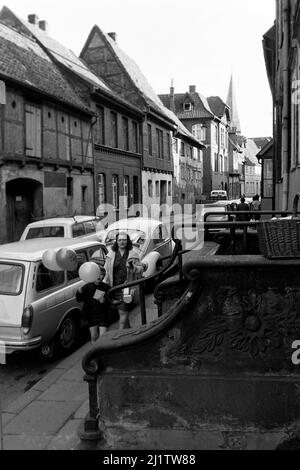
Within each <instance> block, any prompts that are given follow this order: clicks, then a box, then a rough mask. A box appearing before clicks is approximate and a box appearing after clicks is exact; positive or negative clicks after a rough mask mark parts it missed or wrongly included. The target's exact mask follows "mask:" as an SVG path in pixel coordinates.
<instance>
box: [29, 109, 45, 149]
mask: <svg viewBox="0 0 300 470" xmlns="http://www.w3.org/2000/svg"><path fill="white" fill-rule="evenodd" d="M41 125H42V122H41V110H40V108H38V107H36V106H32V105H29V104H25V131H26V137H25V154H26V156H27V157H36V158H41V156H42V150H41V149H42V128H41Z"/></svg>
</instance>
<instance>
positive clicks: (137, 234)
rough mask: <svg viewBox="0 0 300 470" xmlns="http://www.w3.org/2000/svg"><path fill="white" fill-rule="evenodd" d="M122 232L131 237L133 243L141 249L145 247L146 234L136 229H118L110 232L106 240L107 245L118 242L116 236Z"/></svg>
mask: <svg viewBox="0 0 300 470" xmlns="http://www.w3.org/2000/svg"><path fill="white" fill-rule="evenodd" d="M120 232H125V233H127V235H129V237H130V239H131V241H132V243H134V244H137V245H138V246H139V247H140V248H141V247H142V246H143V245H144V243H145V241H146V234H145V232H142V231H141V230H134V229H128V228H127V229H116V230H111V231H110V232H108V234H107V235H106V238H105V243H106V244H107V245H108V244H110V243H114V242H115V241H116V236H117V235H118V233H120Z"/></svg>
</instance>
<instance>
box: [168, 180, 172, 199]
mask: <svg viewBox="0 0 300 470" xmlns="http://www.w3.org/2000/svg"><path fill="white" fill-rule="evenodd" d="M168 196H172V183H171V181H169V182H168Z"/></svg>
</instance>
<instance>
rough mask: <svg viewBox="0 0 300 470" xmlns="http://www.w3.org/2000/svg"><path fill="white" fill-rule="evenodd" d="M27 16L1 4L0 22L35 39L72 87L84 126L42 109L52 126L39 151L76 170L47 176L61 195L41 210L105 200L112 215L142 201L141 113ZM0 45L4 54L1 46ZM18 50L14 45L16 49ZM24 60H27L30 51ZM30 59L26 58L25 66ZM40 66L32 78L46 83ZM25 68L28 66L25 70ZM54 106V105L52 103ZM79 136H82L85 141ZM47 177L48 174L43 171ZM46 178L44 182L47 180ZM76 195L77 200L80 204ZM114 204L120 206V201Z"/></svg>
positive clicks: (93, 206) (97, 208) (94, 205)
mask: <svg viewBox="0 0 300 470" xmlns="http://www.w3.org/2000/svg"><path fill="white" fill-rule="evenodd" d="M28 20H29V21H28V22H26V21H24V20H22V19H20V18H18V17H17V16H16V15H15V14H14V13H12V12H11V11H10V10H9V9H8V8H6V7H4V8H3V9H2V11H1V13H0V21H1V22H2V24H3V27H4V25H6V27H8V26H9V27H13V28H14V30H16V31H19V35H21V36H22V37H26V38H27V41H30V40H31V42H32V43H34V44H36V47H37V48H39V49H38V50H39V54H40V56H41V54H43V57H44V60H47V61H48V62H49V63H50V64H52V65H51V66H52V68H55V70H56V73H57V74H60V77H61V80H64V84H65V87H67V88H68V90H71V91H70V93H71V92H72V96H73V97H74V99H77V101H78V103H79V104H80V105H81V107H82V108H83V109H84V110H88V114H87V116H86V121H87V123H86V126H85V127H84V126H83V125H82V124H81V123H80V122H79V121H78V118H77V121H76V119H73V121H72V118H71V116H70V117H68V118H65V117H64V118H61V122H59V119H60V116H59V118H56V117H55V116H54V113H53V112H51V111H49V112H48V111H45V113H46V112H47V113H48V114H49V115H50V114H51V118H52V121H51V126H52V128H51V130H50V131H48V130H47V132H48V133H47V135H46V136H44V135H43V138H42V142H43V151H44V154H45V155H47V156H48V154H49V155H50V154H51V155H52V157H51V158H52V159H53V160H55V161H56V160H59V162H58V163H57V162H56V163H57V166H58V167H59V168H60V169H61V168H62V165H61V160H62V158H64V159H66V160H67V162H68V164H67V168H68V169H69V168H71V170H72V171H73V172H74V171H77V172H78V175H77V177H76V178H75V179H74V178H73V180H72V177H73V173H72V176H70V175H68V176H67V179H65V180H64V181H62V180H59V179H58V178H55V177H54V175H53V176H52V180H53V181H52V180H51V181H52V182H51V184H52V186H51V187H52V191H53V188H56V186H55V185H57V184H60V185H63V187H62V188H60V190H58V191H56V189H55V195H56V196H57V195H58V194H59V193H61V194H62V197H64V199H63V202H62V203H60V202H59V203H58V202H57V201H56V202H55V198H54V199H53V200H52V201H53V205H54V209H53V210H52V209H51V207H52V206H51V204H48V203H47V204H46V205H44V206H45V207H44V210H43V211H42V215H43V216H46V217H47V216H51V215H65V214H70V213H71V214H73V213H74V212H75V211H76V212H77V213H85V214H86V213H95V212H96V213H98V214H101V213H102V212H104V211H106V208H105V204H110V205H112V206H113V207H114V208H115V212H116V217H117V218H118V216H119V212H120V210H125V211H126V209H127V208H128V207H129V206H131V205H132V204H133V203H136V204H139V203H141V202H142V185H141V170H142V121H143V113H142V112H141V111H140V110H139V109H138V108H137V107H135V106H134V105H132V104H131V103H129V102H127V101H126V100H124V99H123V98H122V97H120V96H118V95H117V94H116V93H115V92H114V91H112V90H111V89H110V88H109V87H108V85H107V84H105V83H104V81H103V80H101V79H100V78H99V77H97V76H96V75H95V74H93V73H92V72H91V71H90V70H89V69H88V67H87V66H86V65H85V64H84V63H83V61H82V60H81V59H79V58H77V57H76V56H75V54H73V53H72V52H71V51H70V50H69V49H67V48H66V47H64V46H63V45H62V44H60V43H58V42H57V41H56V40H55V39H53V38H51V37H50V36H49V35H48V34H47V31H46V30H45V29H41V27H40V23H42V24H43V26H44V22H40V23H39V22H38V19H37V17H36V15H29V18H28ZM25 49H26V48H25ZM28 49H29V50H30V47H27V50H28ZM3 51H4V52H3V54H5V48H3ZM18 53H19V52H18V50H17V51H16V54H18ZM26 53H27V55H28V51H25V52H24V54H26ZM38 58H39V57H38ZM24 60H25V59H24ZM30 60H31V61H32V60H33V59H32V57H31V58H30ZM39 62H41V59H40V60H39ZM25 63H26V62H25ZM37 63H38V62H37ZM30 65H31V62H30V64H29V66H28V71H29V70H30ZM43 67H44V65H43V64H42V65H39V70H41V73H40V75H39V77H38V79H39V82H41V81H43V80H44V81H45V88H46V89H47V83H46V82H47V71H46V70H45V68H43ZM20 68H21V67H20ZM37 68H38V67H37ZM28 73H29V72H28ZM30 73H32V72H31V71H30ZM4 76H5V70H4ZM50 77H51V76H50ZM5 78H6V77H5ZM25 79H27V81H29V79H30V77H25ZM50 79H51V78H49V80H50ZM53 88H55V89H56V88H58V87H57V84H56V82H55V81H53V80H52V88H51V87H48V89H49V90H50V92H51V93H53V90H52V89H53ZM56 93H58V101H59V100H64V99H65V93H64V90H63V89H59V88H58V90H57V91H56ZM66 96H67V95H66ZM55 106H58V103H56V105H55ZM48 114H47V115H48ZM75 117H76V115H75ZM32 119H33V118H32ZM62 119H63V120H62ZM42 125H43V126H49V125H50V124H48V121H47V120H46V119H44V118H43V119H42ZM54 130H57V131H59V132H60V134H59V137H58V141H59V144H58V145H59V146H60V147H59V148H58V150H59V151H60V153H59V154H58V151H56V150H55V146H54V144H53V143H52V140H51V138H50V137H49V135H50V136H51V132H52V133H53V132H54ZM23 133H24V132H23ZM69 133H71V137H72V139H69V138H66V141H63V139H64V137H66V136H68V134H69ZM61 134H62V135H61ZM73 135H74V136H75V137H74V138H73ZM80 137H81V138H82V139H83V141H84V142H83V144H82V145H81V147H82V148H81V149H80V148H79V140H80ZM75 138H76V139H77V140H76V141H75ZM6 139H7V137H6ZM85 141H87V142H88V145H87V143H86V142H85ZM74 142H75V143H74ZM60 148H63V150H64V152H65V156H64V157H62V155H61V154H62V150H60ZM55 152H56V153H55ZM76 152H77V153H76ZM80 152H81V153H80ZM77 154H78V155H81V160H80V158H79V157H78V156H77V157H76V155H77ZM75 159H77V160H78V165H77V167H78V168H77V169H76V165H75V163H76V162H77V160H75ZM70 161H71V163H70ZM82 162H83V163H82ZM87 164H88V165H89V167H88V168H89V172H90V173H89V174H90V179H89V181H88V182H85V183H84V184H83V183H82V185H81V186H84V189H82V190H81V191H82V194H79V191H78V188H79V189H80V184H79V183H77V180H78V181H79V180H81V179H83V177H84V176H85V173H84V172H83V170H84V169H85V168H86V165H87ZM21 172H22V173H24V174H25V173H26V172H28V165H23V169H22V171H21ZM48 178H50V177H49V176H48ZM47 181H48V180H47ZM47 184H50V183H48V182H47ZM120 197H122V199H120ZM78 199H80V201H81V202H80V204H79V203H78ZM76 201H77V202H76ZM120 205H122V206H124V207H120ZM38 215H40V214H38Z"/></svg>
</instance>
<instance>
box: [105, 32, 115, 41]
mask: <svg viewBox="0 0 300 470" xmlns="http://www.w3.org/2000/svg"><path fill="white" fill-rule="evenodd" d="M107 34H108V36H110V37H111V38H112V39H113V40H114V41H115V42H117V35H116V33H107Z"/></svg>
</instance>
